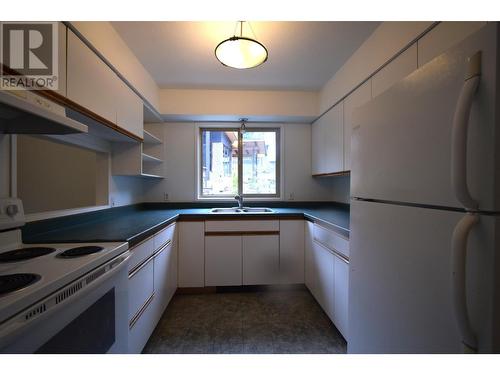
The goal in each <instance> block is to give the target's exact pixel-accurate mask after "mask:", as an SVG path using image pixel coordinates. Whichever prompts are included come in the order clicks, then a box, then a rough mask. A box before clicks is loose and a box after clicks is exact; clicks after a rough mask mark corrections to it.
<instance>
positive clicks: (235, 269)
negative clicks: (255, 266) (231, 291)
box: [205, 235, 242, 286]
mask: <svg viewBox="0 0 500 375" xmlns="http://www.w3.org/2000/svg"><path fill="white" fill-rule="evenodd" d="M241 283H242V238H241V236H238V235H236V236H231V235H223V236H206V237H205V285H206V286H228V285H241Z"/></svg>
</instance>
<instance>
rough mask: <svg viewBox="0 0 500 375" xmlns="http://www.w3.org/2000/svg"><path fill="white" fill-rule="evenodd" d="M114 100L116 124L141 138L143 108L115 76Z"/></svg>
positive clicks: (133, 94) (131, 92)
mask: <svg viewBox="0 0 500 375" xmlns="http://www.w3.org/2000/svg"><path fill="white" fill-rule="evenodd" d="M116 99H117V104H116V112H117V113H116V124H117V125H118V126H119V127H121V128H123V129H125V130H128V131H129V132H131V133H132V134H135V135H137V136H138V137H140V138H143V134H144V113H143V111H144V108H143V103H142V100H141V98H139V97H138V96H137V95H136V94H135V92H133V91H132V90H131V89H130V87H128V86H127V85H126V84H125V82H123V81H122V80H121V79H120V78H119V77H118V76H116Z"/></svg>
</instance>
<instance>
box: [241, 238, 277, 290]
mask: <svg viewBox="0 0 500 375" xmlns="http://www.w3.org/2000/svg"><path fill="white" fill-rule="evenodd" d="M279 242H280V239H279V235H255V236H251V235H247V236H243V238H242V244H243V285H265V284H276V283H277V282H278V280H279V250H280V249H279Z"/></svg>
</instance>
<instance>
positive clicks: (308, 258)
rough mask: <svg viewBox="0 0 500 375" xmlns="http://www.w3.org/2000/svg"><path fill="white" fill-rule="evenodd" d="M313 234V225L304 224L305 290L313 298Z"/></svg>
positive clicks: (314, 285)
mask: <svg viewBox="0 0 500 375" xmlns="http://www.w3.org/2000/svg"><path fill="white" fill-rule="evenodd" d="M313 233H314V224H313V223H311V222H310V221H306V222H305V249H304V252H305V254H304V280H305V284H306V287H307V289H309V291H310V292H311V294H312V295H313V296H316V283H315V280H316V279H315V277H316V270H315V269H314V253H313Z"/></svg>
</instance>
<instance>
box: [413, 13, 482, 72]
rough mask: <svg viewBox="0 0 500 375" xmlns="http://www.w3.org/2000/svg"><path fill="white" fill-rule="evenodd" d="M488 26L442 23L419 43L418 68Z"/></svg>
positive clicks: (473, 23) (466, 23)
mask: <svg viewBox="0 0 500 375" xmlns="http://www.w3.org/2000/svg"><path fill="white" fill-rule="evenodd" d="M484 25H486V22H482V21H481V22H441V23H440V24H438V25H437V26H436V27H435V28H433V29H432V30H431V31H429V32H428V33H427V34H425V35H424V36H423V37H422V38H421V39H420V40H419V41H418V66H419V67H420V66H422V65H424V64H426V63H428V62H429V61H431V60H432V59H433V58H434V57H436V56H438V55H440V54H441V53H443V52H444V51H446V50H447V49H448V48H451V47H452V46H453V45H454V44H456V43H458V42H460V41H461V40H462V39H464V38H465V37H467V36H468V35H470V34H472V33H473V32H475V31H477V30H478V29H480V28H481V27H483V26H484Z"/></svg>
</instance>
